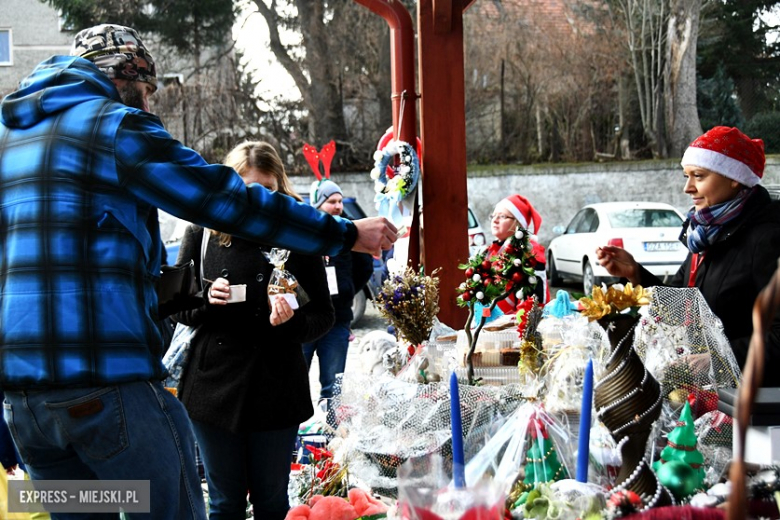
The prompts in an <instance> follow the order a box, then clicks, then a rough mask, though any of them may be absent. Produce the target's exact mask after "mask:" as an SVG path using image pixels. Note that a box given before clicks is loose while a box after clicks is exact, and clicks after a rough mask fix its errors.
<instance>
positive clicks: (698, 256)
mask: <svg viewBox="0 0 780 520" xmlns="http://www.w3.org/2000/svg"><path fill="white" fill-rule="evenodd" d="M702 260H704V253H694V254H693V256H691V275H690V276H689V277H688V287H696V273H697V272H698V271H699V266H700V265H701V262H702Z"/></svg>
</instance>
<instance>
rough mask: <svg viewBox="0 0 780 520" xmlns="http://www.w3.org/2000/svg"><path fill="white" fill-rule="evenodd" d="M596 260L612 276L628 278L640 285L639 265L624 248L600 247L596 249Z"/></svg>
mask: <svg viewBox="0 0 780 520" xmlns="http://www.w3.org/2000/svg"><path fill="white" fill-rule="evenodd" d="M596 260H597V261H598V263H599V264H601V267H603V268H604V269H606V270H607V272H608V273H609V274H611V275H612V276H620V277H623V278H628V281H629V282H631V283H633V284H637V283H639V264H638V263H637V261H636V260H634V257H633V256H632V255H631V253H629V252H628V251H626V250H625V249H623V248H622V247H615V246H603V247H599V248H598V249H596Z"/></svg>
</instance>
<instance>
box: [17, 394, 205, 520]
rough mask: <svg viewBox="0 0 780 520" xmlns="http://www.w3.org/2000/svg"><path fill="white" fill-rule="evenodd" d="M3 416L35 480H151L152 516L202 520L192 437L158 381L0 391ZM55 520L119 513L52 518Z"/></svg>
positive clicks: (183, 417) (175, 401)
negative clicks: (91, 386) (2, 398)
mask: <svg viewBox="0 0 780 520" xmlns="http://www.w3.org/2000/svg"><path fill="white" fill-rule="evenodd" d="M3 408H4V416H5V420H6V422H7V423H8V426H9V428H10V430H11V434H12V435H13V438H14V441H15V443H16V446H17V448H18V449H19V454H20V455H21V457H22V460H23V461H24V463H25V465H26V466H27V470H28V473H29V475H30V477H31V478H32V479H33V480H82V479H83V480H149V481H150V485H149V488H150V492H151V512H150V513H125V515H126V518H130V519H141V518H143V519H152V518H154V519H170V520H178V519H190V518H194V519H198V520H205V518H206V508H205V504H204V501H203V491H202V490H201V487H200V479H199V478H198V473H197V470H196V469H195V437H194V436H193V433H192V427H191V425H190V420H189V417H188V416H187V411H186V410H185V409H184V406H182V404H181V403H180V402H179V400H178V399H176V398H175V397H174V396H173V395H171V393H170V392H168V391H167V390H165V389H164V388H163V386H162V384H161V383H159V382H149V381H145V382H135V383H125V384H119V385H114V386H105V387H93V388H68V389H58V390H44V391H10V390H6V392H5V401H4V402H3ZM51 516H52V518H53V519H54V520H66V519H67V520H75V519H80V520H81V519H101V520H102V519H109V518H110V519H114V520H115V519H117V518H119V514H118V513H101V514H85V513H81V514H80V513H55V514H52V515H51Z"/></svg>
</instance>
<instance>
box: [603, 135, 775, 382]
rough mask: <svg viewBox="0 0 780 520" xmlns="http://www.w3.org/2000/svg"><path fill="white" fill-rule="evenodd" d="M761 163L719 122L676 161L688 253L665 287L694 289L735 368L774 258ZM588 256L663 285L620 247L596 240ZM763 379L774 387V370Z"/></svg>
mask: <svg viewBox="0 0 780 520" xmlns="http://www.w3.org/2000/svg"><path fill="white" fill-rule="evenodd" d="M764 163H765V156H764V142H763V141H762V140H761V139H751V138H749V137H748V136H746V135H745V134H743V133H742V132H740V131H739V130H738V129H736V128H729V127H725V126H718V127H715V128H713V129H712V130H710V131H708V132H707V133H705V134H704V135H702V136H701V137H699V138H697V139H696V140H694V141H693V142H692V143H691V144H690V146H689V147H688V149H687V150H686V151H685V154H684V155H683V158H682V161H681V163H680V164H681V165H682V167H683V170H684V173H683V176H684V178H685V187H684V191H685V193H686V194H688V195H690V197H691V202H692V203H693V207H692V208H691V210H690V211H689V213H688V219H687V220H686V222H685V224H684V225H683V232H682V234H681V235H680V240H681V241H682V243H683V244H685V245H686V246H687V247H688V249H689V250H690V253H689V254H688V257H687V258H686V260H685V262H683V264H682V266H680V270H679V271H678V272H677V274H676V275H675V277H674V278H673V279H672V281H671V282H670V283H668V284H667V285H670V286H673V287H698V288H699V290H700V291H701V293H702V296H704V299H705V300H706V301H707V304H708V305H709V306H710V308H711V309H712V311H713V312H714V313H715V314H716V315H717V316H718V317H719V318H720V320H721V321H722V322H723V329H724V332H725V334H726V337H727V338H728V340H729V342H730V343H731V348H732V349H733V351H734V355H735V356H736V358H737V362H738V363H739V366H740V368H741V367H743V366H744V363H745V360H746V358H747V351H748V345H749V341H750V336H751V334H752V333H753V322H752V310H753V303H754V302H755V300H756V297H757V296H758V293H759V292H760V291H761V289H763V288H764V287H765V286H766V285H767V283H768V282H769V280H770V278H771V277H772V275H773V274H774V272H775V269H777V260H778V258H779V257H780V202H773V201H772V200H771V199H770V197H769V193H768V192H767V191H766V189H765V188H764V187H763V186H761V185H760V184H759V182H760V181H761V178H762V177H763V175H764ZM596 256H597V259H598V261H599V263H600V264H601V265H602V266H604V267H605V268H606V269H607V271H609V273H610V274H611V275H613V276H621V277H624V278H626V279H628V281H630V282H632V283H635V284H641V285H643V286H652V285H663V284H662V283H661V281H660V280H659V279H658V278H656V277H655V276H653V275H652V274H650V272H649V271H647V270H646V269H645V268H644V267H642V266H641V265H640V264H638V263H637V262H636V260H634V258H633V256H631V255H630V254H629V253H628V252H626V251H625V250H623V249H621V248H618V247H614V246H602V247H600V248H598V249H597V251H596ZM778 363H780V316H776V317H775V320H774V322H773V324H772V327H771V330H770V332H769V336H768V338H767V341H766V365H767V366H770V367H771V366H778ZM763 384H764V386H780V371H778V370H765V371H764V381H763Z"/></svg>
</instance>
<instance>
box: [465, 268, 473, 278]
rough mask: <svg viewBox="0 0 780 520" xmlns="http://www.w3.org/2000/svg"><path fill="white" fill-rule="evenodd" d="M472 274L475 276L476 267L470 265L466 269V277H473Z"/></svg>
mask: <svg viewBox="0 0 780 520" xmlns="http://www.w3.org/2000/svg"><path fill="white" fill-rule="evenodd" d="M472 276H474V269H472V268H471V267H469V268H468V269H466V277H467V278H471V277H472Z"/></svg>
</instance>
